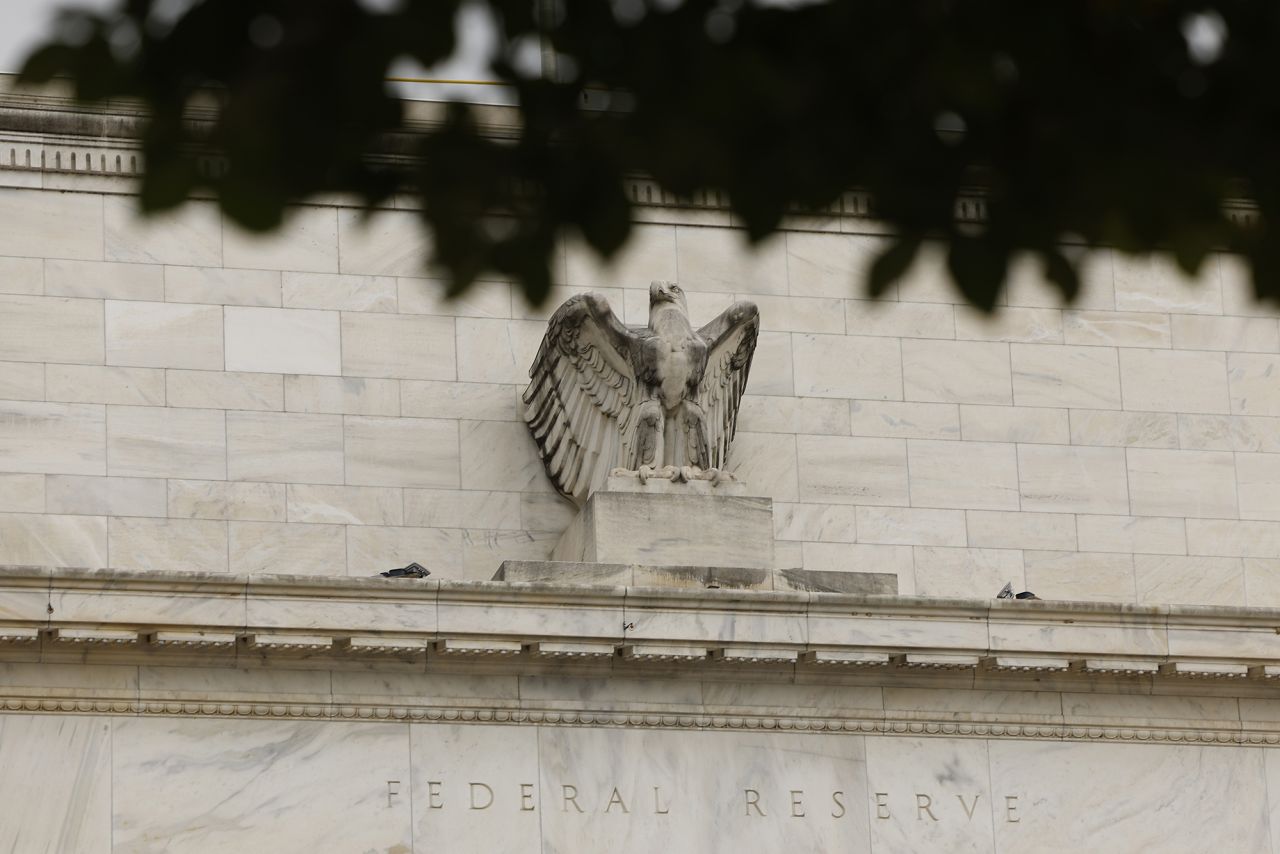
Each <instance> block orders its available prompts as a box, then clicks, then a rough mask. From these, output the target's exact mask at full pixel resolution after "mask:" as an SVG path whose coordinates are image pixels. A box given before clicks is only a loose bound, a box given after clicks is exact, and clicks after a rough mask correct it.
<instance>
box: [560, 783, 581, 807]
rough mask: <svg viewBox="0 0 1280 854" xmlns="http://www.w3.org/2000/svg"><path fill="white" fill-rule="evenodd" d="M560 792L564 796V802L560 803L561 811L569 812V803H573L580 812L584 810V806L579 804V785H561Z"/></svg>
mask: <svg viewBox="0 0 1280 854" xmlns="http://www.w3.org/2000/svg"><path fill="white" fill-rule="evenodd" d="M560 794H561V795H563V796H564V803H563V804H561V805H560V812H568V811H569V804H573V808H574V809H575V810H577V811H578V812H583V809H582V807H580V806H578V787H577V786H569V785H563V786H561V787H560Z"/></svg>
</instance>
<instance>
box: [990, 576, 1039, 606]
mask: <svg viewBox="0 0 1280 854" xmlns="http://www.w3.org/2000/svg"><path fill="white" fill-rule="evenodd" d="M996 598H997V599H1035V600H1036V601H1037V602H1040V601H1043V600H1042V599H1041V598H1040V597H1039V596H1037V595H1036V594H1034V593H1032V592H1031V591H1030V590H1023V591H1022V592H1021V593H1017V594H1015V593H1014V592H1013V582H1012V581H1010V582H1008V583H1007V584H1005V586H1004V587H1001V588H1000V592H999V593H997V594H996Z"/></svg>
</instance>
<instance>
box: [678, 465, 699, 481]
mask: <svg viewBox="0 0 1280 854" xmlns="http://www.w3.org/2000/svg"><path fill="white" fill-rule="evenodd" d="M697 479H698V469H697V468H696V467H695V466H682V467H681V468H680V482H681V483H689V482H691V481H695V480H697Z"/></svg>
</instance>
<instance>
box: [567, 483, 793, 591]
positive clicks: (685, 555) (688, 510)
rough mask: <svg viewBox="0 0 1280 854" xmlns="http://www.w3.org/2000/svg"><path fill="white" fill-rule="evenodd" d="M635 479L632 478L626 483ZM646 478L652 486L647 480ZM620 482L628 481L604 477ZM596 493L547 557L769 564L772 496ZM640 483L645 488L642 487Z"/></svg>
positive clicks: (665, 489) (667, 489) (665, 491)
mask: <svg viewBox="0 0 1280 854" xmlns="http://www.w3.org/2000/svg"><path fill="white" fill-rule="evenodd" d="M631 482H632V483H635V481H634V480H632V481H631ZM650 483H654V482H653V481H650ZM609 485H610V486H611V487H612V486H615V485H617V486H623V487H624V488H625V485H626V479H618V483H616V484H615V482H614V479H611V480H610V484H609ZM670 487H671V485H670V483H669V482H668V483H666V485H664V486H659V487H657V488H659V489H662V490H663V491H662V492H657V491H655V492H648V491H643V492H642V491H627V492H623V491H615V490H612V489H610V490H605V491H600V492H596V493H594V494H593V495H592V496H591V497H590V498H588V499H587V503H586V505H585V506H584V507H583V508H582V510H581V512H579V513H578V516H577V518H576V519H574V520H573V522H572V524H570V525H569V528H568V529H567V530H566V531H565V532H564V536H562V537H561V538H560V542H559V543H557V544H556V547H555V550H554V551H553V552H552V554H551V559H552V560H555V561H571V562H582V561H587V562H597V563H614V564H646V565H674V566H726V567H744V568H749V569H772V568H773V501H772V500H771V499H769V498H756V497H750V496H744V495H726V494H718V493H715V492H712V491H709V490H708V491H707V492H706V493H705V494H688V493H683V492H677V491H674V490H672V489H671V488H670ZM642 488H643V487H642Z"/></svg>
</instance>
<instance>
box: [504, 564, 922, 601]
mask: <svg viewBox="0 0 1280 854" xmlns="http://www.w3.org/2000/svg"><path fill="white" fill-rule="evenodd" d="M493 580H494V581H515V582H525V583H530V582H533V583H551V584H585V585H605V586H610V587H678V588H707V589H718V590H789V591H801V592H818V593H851V594H855V595H868V594H876V593H888V594H895V593H897V592H898V576H896V575H894V574H893V573H892V572H825V571H822V570H811V569H774V570H767V569H756V568H748V567H736V566H642V565H633V564H625V563H571V562H568V561H554V560H506V561H503V562H502V566H500V567H498V571H497V573H496V574H495V575H494V576H493Z"/></svg>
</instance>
